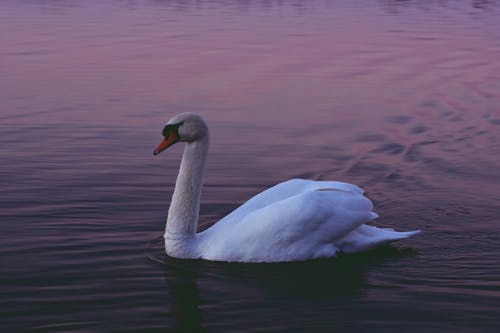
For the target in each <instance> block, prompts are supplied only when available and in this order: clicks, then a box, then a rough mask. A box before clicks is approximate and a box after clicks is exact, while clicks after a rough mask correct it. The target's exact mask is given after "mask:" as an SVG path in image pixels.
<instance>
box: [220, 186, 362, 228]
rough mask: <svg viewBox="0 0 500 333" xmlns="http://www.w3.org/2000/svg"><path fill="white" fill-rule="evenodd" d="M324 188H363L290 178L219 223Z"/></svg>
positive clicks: (264, 192)
mask: <svg viewBox="0 0 500 333" xmlns="http://www.w3.org/2000/svg"><path fill="white" fill-rule="evenodd" d="M322 189H325V190H326V189H333V190H342V191H347V192H352V193H357V194H362V193H363V190H362V189H361V188H359V187H357V186H356V185H353V184H349V183H344V182H337V181H314V180H306V179H290V180H288V181H285V182H282V183H279V184H277V185H275V186H273V187H271V188H269V189H267V190H265V191H263V192H261V193H259V194H257V195H255V196H254V197H252V198H251V199H249V200H248V201H247V202H245V203H244V204H243V205H241V206H240V207H238V208H237V209H235V210H234V211H233V212H231V213H230V214H229V215H227V216H226V217H224V218H223V219H222V220H220V221H219V222H218V223H217V224H219V223H221V222H222V223H228V222H230V221H240V220H241V219H243V218H244V217H245V216H246V215H247V214H250V213H252V212H254V211H256V210H258V209H261V208H264V207H266V206H269V205H272V204H274V203H276V202H278V201H281V200H284V199H287V198H290V197H293V196H296V195H299V194H304V193H307V192H311V191H317V190H322Z"/></svg>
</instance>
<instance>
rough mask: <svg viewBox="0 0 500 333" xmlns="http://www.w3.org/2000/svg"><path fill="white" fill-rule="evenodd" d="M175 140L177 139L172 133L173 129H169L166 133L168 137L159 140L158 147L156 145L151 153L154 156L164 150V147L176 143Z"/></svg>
mask: <svg viewBox="0 0 500 333" xmlns="http://www.w3.org/2000/svg"><path fill="white" fill-rule="evenodd" d="M177 140H178V137H177V135H176V134H175V133H174V131H170V133H169V134H168V137H166V138H164V139H163V141H162V142H160V144H159V145H158V147H156V149H155V151H154V152H153V155H155V156H156V155H158V154H159V153H161V152H162V151H164V150H165V149H167V148H168V147H170V146H171V145H173V144H174V143H176V142H177Z"/></svg>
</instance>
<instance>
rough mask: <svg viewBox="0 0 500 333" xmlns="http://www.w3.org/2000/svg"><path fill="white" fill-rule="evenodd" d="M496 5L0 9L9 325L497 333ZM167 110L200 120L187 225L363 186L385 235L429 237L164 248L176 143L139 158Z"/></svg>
mask: <svg viewBox="0 0 500 333" xmlns="http://www.w3.org/2000/svg"><path fill="white" fill-rule="evenodd" d="M499 14H500V13H499V3H498V1H466V0H458V1H451V0H450V1H368V0H366V1H364V0H362V1H320V0H313V1H236V0H226V1H166V0H165V1H146V0H144V1H85V2H84V1H55V0H54V1H35V0H31V1H14V0H6V1H2V2H1V4H0V30H1V31H2V32H3V34H2V37H3V38H2V48H1V49H0V71H1V75H0V100H1V101H2V103H1V105H0V109H1V112H0V119H1V122H0V129H1V130H0V142H1V143H2V150H1V151H0V158H1V162H2V163H0V179H1V184H2V186H1V187H0V225H1V228H2V232H1V233H0V241H1V242H2V251H1V254H0V260H1V262H0V264H1V265H2V268H3V272H4V274H2V275H1V276H0V284H1V285H2V287H3V288H2V291H1V293H2V299H3V300H4V301H5V302H6V303H7V304H9V306H8V307H6V309H4V311H3V313H2V314H1V315H0V322H1V323H2V325H3V327H2V328H5V330H7V331H13V330H15V331H42V332H43V331H46V332H57V331H78V332H95V331H126V330H130V331H140V330H150V331H165V330H167V331H210V332H224V331H228V332H234V331H238V330H241V331H279V330H283V331H297V332H304V331H307V332H314V331H318V332H322V331H332V330H335V329H336V330H338V331H355V332H359V331H367V330H370V331H381V332H391V331H393V332H399V331H400V330H401V327H405V330H408V331H413V332H421V331H425V332H456V331H468V332H475V331H477V332H488V331H491V332H496V330H497V327H498V324H499V323H498V320H497V319H496V315H497V311H498V308H499V306H500V293H499V290H500V285H499V282H498V281H499V277H500V269H499V268H498V267H500V262H499V259H498V255H497V254H498V251H499V246H498V244H499V243H500V239H499V236H498V235H499V233H498V228H499V227H498V216H499V213H500V211H499V208H498V202H499V200H500V192H499V189H498V186H497V184H498V182H499V176H498V172H497V170H498V168H499V161H498V158H497V156H499V153H500V145H499V144H498V142H500V137H499V133H500V132H499V131H498V129H499V125H500V112H499V110H498V105H500V94H499V92H500V60H499V59H500V26H499V25H500V21H499V20H498V17H499ZM5 32H8V33H5ZM182 111H196V112H199V113H201V114H202V115H203V116H204V117H205V118H206V119H207V121H208V122H209V125H210V129H211V139H212V141H211V148H210V154H209V159H208V165H207V172H206V175H207V176H206V182H205V188H204V193H203V198H202V205H201V216H200V219H201V221H200V226H201V228H206V227H207V226H209V225H211V224H213V223H214V222H216V221H217V220H218V219H220V218H221V217H222V216H224V215H225V214H227V213H228V212H230V211H231V210H233V209H234V208H236V207H238V206H239V205H240V204H241V203H242V202H244V201H245V200H246V199H248V198H249V197H251V196H252V195H254V194H256V193H258V192H260V191H262V190H264V189H265V188H267V187H269V186H272V185H274V184H276V183H278V182H280V181H283V180H285V179H289V178H293V177H304V178H310V179H337V180H343V181H348V182H352V183H355V184H357V185H360V186H363V187H364V188H365V190H366V191H367V195H368V196H369V197H370V198H371V199H372V200H373V201H374V202H375V205H376V211H377V213H379V214H380V215H381V218H380V219H379V220H377V224H378V225H381V226H396V227H398V228H400V229H402V230H412V229H423V230H424V233H423V234H422V235H420V236H419V237H415V238H412V239H409V240H407V241H405V242H401V243H399V244H397V245H395V246H394V247H388V248H383V249H380V250H379V251H375V252H373V253H368V254H362V255H359V256H344V257H341V258H337V259H334V260H326V261H317V262H311V263H292V264H284V265H250V266H248V265H232V264H231V265H230V264H224V263H209V262H191V261H188V262H186V261H177V260H173V259H168V258H165V257H164V255H163V250H162V243H161V234H162V230H163V228H164V219H165V216H166V212H167V207H168V203H169V199H170V195H171V193H172V188H173V183H174V181H175V176H176V173H177V170H178V166H179V158H180V154H181V153H182V147H180V146H179V147H173V148H172V150H171V151H169V152H168V154H166V155H164V156H161V157H160V158H155V159H153V157H152V156H151V152H152V149H153V148H154V146H155V145H156V144H157V141H158V139H159V137H160V131H161V129H162V128H163V123H164V122H165V121H166V120H167V119H169V118H170V117H171V116H172V115H173V114H175V113H179V112H182ZM158 240H160V241H159V242H158ZM148 258H152V259H154V260H149V259H148ZM157 261H160V262H161V264H158V263H157Z"/></svg>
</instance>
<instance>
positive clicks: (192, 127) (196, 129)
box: [153, 112, 208, 155]
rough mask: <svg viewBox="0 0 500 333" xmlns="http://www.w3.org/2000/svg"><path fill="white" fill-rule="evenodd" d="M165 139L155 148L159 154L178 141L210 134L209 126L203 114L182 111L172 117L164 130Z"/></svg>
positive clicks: (155, 153) (195, 138) (198, 138)
mask: <svg viewBox="0 0 500 333" xmlns="http://www.w3.org/2000/svg"><path fill="white" fill-rule="evenodd" d="M162 135H163V141H162V142H161V143H160V144H159V145H158V147H157V148H156V149H155V150H154V152H153V154H154V155H158V154H159V153H161V152H162V151H164V150H165V149H167V148H168V147H170V146H171V145H173V144H174V143H177V142H181V141H184V142H193V141H197V140H201V139H203V138H206V137H207V136H208V126H207V124H206V123H205V120H203V118H202V117H201V116H199V115H198V114H196V113H193V112H186V113H181V114H178V115H176V116H174V117H173V118H171V119H170V120H169V121H168V122H167V124H166V125H165V127H164V128H163V131H162Z"/></svg>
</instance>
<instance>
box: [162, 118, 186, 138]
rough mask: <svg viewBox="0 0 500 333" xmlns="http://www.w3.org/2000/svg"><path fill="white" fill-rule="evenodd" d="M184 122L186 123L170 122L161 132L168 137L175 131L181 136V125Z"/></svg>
mask: <svg viewBox="0 0 500 333" xmlns="http://www.w3.org/2000/svg"><path fill="white" fill-rule="evenodd" d="M182 124H184V122H180V123H178V124H169V125H167V126H165V128H163V131H162V132H161V134H162V135H163V136H164V137H166V138H168V136H169V135H170V131H174V133H175V134H176V136H179V132H178V131H179V126H181V125H182Z"/></svg>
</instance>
